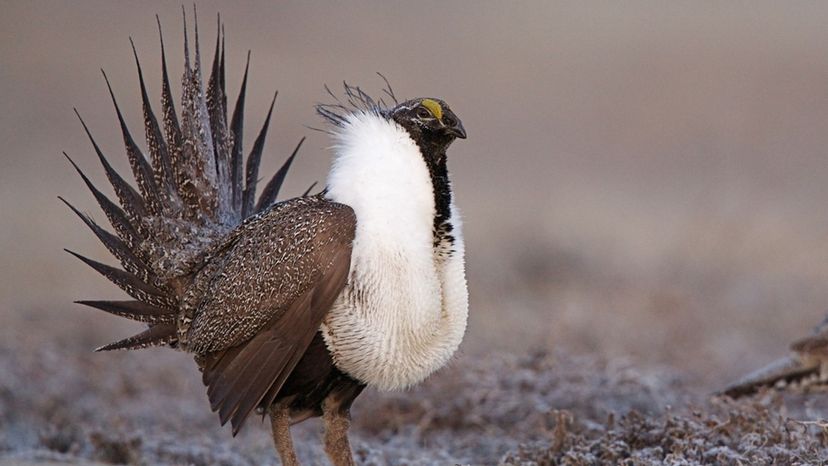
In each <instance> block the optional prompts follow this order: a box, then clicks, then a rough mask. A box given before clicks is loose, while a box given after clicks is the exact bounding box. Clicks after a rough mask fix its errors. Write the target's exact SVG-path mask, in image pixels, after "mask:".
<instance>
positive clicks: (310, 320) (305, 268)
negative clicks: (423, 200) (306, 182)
mask: <svg viewBox="0 0 828 466" xmlns="http://www.w3.org/2000/svg"><path fill="white" fill-rule="evenodd" d="M355 227H356V219H355V216H354V213H353V210H351V208H350V207H347V206H344V205H341V204H336V203H333V202H330V201H327V200H324V199H322V198H321V197H318V196H314V197H308V198H297V199H293V200H290V201H286V203H281V204H277V205H276V206H274V207H273V208H272V209H270V210H268V211H266V212H264V213H263V214H261V215H260V216H258V217H256V218H254V219H253V220H252V221H250V222H248V223H246V224H245V225H243V226H242V228H243V229H246V230H247V231H245V232H243V233H241V234H239V235H236V238H237V239H236V240H235V241H234V242H233V243H232V245H231V246H229V249H228V251H226V252H225V256H224V259H223V260H224V261H225V262H224V266H223V268H222V270H221V271H220V272H218V273H214V274H213V275H212V278H211V279H210V282H209V283H210V289H211V293H210V295H209V296H207V297H205V299H204V301H203V302H202V303H201V304H200V305H199V307H198V309H197V311H196V313H195V316H194V319H193V322H192V326H191V327H190V332H189V338H188V345H189V350H190V351H192V352H195V353H196V354H200V355H204V357H205V363H204V364H203V366H204V369H203V370H204V373H203V377H202V379H203V381H204V383H205V385H207V394H208V397H209V399H210V405H211V408H212V409H213V410H214V411H218V412H219V417H220V419H221V422H222V424H224V423H226V422H227V421H230V422H231V424H232V426H233V434H234V435H235V434H236V433H237V432H238V431H239V429H240V428H241V426H242V424H243V423H244V420H245V419H246V418H247V417H248V416H249V415H250V413H251V412H252V411H253V409H255V408H256V406H258V405H259V404H261V403H262V402H263V401H264V402H265V404H268V403H271V402H272V401H273V399H272V398H273V397H275V396H276V395H277V394H278V391H279V388H281V386H282V385H283V384H284V383H285V381H286V380H287V378H288V376H289V375H290V373H291V372H292V371H293V369H294V367H295V366H296V364H297V363H298V362H299V360H300V359H301V357H302V355H303V354H304V353H305V351H306V350H307V347H308V345H310V343H311V341H312V340H313V336H314V334H315V333H316V332H317V331H318V329H319V326H320V324H321V322H322V319H323V318H324V316H325V314H326V313H327V312H328V310H329V309H330V308H331V306H332V305H333V303H334V301H335V300H336V298H337V297H338V296H339V294H340V292H341V291H342V289H343V288H344V286H345V283H346V282H347V277H348V272H349V270H350V260H351V243H352V241H353V237H354V230H355ZM265 398H267V399H265Z"/></svg>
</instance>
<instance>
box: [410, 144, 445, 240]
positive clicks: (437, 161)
mask: <svg viewBox="0 0 828 466" xmlns="http://www.w3.org/2000/svg"><path fill="white" fill-rule="evenodd" d="M417 145H418V146H419V147H420V151H421V152H422V153H423V159H424V160H425V163H426V166H427V167H428V174H429V176H430V177H431V186H432V189H433V191H434V210H435V212H434V227H433V235H434V247H435V248H438V247H441V246H442V245H446V246H449V249H451V248H450V246H451V245H453V244H454V235H452V230H453V229H454V226H453V225H452V224H451V183H450V182H449V177H448V167H447V165H446V149H447V146H446V145H442V144H439V145H438V144H429V143H427V142H423V141H417ZM445 243H448V244H445Z"/></svg>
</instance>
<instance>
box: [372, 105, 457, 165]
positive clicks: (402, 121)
mask: <svg viewBox="0 0 828 466" xmlns="http://www.w3.org/2000/svg"><path fill="white" fill-rule="evenodd" d="M388 115H389V116H390V118H391V119H392V120H394V121H395V122H396V123H397V124H398V125H400V126H402V127H403V128H405V130H406V131H408V133H409V134H410V135H411V138H412V139H414V141H415V142H417V144H419V145H420V146H425V147H428V148H431V149H436V150H437V152H438V153H445V149H446V148H448V146H449V145H450V144H451V143H452V142H454V140H455V139H457V138H460V139H466V130H465V129H464V128H463V123H462V122H461V121H460V119H459V118H457V115H455V114H454V112H452V111H451V108H449V106H448V104H446V103H445V102H443V101H442V100H440V99H434V98H419V99H412V100H407V101H405V102H402V103H400V104H399V105H397V106H396V107H394V108H392V109H390V111H389V113H388Z"/></svg>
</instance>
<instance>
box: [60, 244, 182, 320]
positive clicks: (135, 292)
mask: <svg viewBox="0 0 828 466" xmlns="http://www.w3.org/2000/svg"><path fill="white" fill-rule="evenodd" d="M65 251H66V252H68V253H69V254H71V255H73V256H75V257H77V258H78V259H80V260H81V261H82V262H83V263H85V264H86V265H88V266H89V267H92V268H93V269H95V271H96V272H98V273H100V274H101V275H103V276H104V277H106V278H107V279H108V280H109V281H111V282H112V283H114V284H116V285H117V286H118V288H121V289H122V290H124V291H125V292H126V293H127V294H128V295H130V296H132V297H133V298H135V299H137V300H139V301H141V302H144V303H147V304H152V305H154V306H158V307H161V308H164V309H170V310H173V309H175V308H176V303H175V302H174V301H173V300H172V299H170V298H169V297H168V296H166V295H165V294H164V292H163V291H161V290H160V289H158V288H156V287H155V286H153V285H149V284H147V283H144V282H142V281H141V280H140V279H139V278H138V277H136V276H135V275H133V274H131V273H129V272H125V271H123V270H121V269H117V268H115V267H112V266H109V265H106V264H103V263H100V262H97V261H94V260H92V259H89V258H88V257H85V256H82V255H80V254H78V253H76V252H74V251H70V250H69V249H65Z"/></svg>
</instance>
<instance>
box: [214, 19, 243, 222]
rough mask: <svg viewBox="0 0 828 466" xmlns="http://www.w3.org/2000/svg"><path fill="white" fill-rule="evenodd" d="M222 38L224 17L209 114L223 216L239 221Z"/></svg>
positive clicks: (218, 30)
mask: <svg viewBox="0 0 828 466" xmlns="http://www.w3.org/2000/svg"><path fill="white" fill-rule="evenodd" d="M221 44H222V38H221V17H218V18H217V22H216V49H215V53H214V55H213V64H212V69H211V71H210V79H209V81H208V84H207V113H208V115H209V118H210V131H211V133H212V136H213V139H212V144H213V154H214V157H215V162H214V163H215V167H216V182H217V185H218V194H219V208H220V211H221V212H222V216H228V215H230V214H231V213H232V214H233V215H232V216H233V217H234V218H233V219H232V220H233V221H236V220H238V218H236V216H235V212H236V211H235V209H234V208H233V200H232V198H233V190H232V186H231V176H232V175H231V167H230V165H231V159H232V150H233V148H232V145H231V144H232V141H231V138H232V136H231V135H230V134H229V132H228V129H227V98H226V96H225V95H224V88H223V84H222V81H223V79H224V78H223V77H222V75H221V74H222V62H221V60H222V55H223V51H222V46H221Z"/></svg>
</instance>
